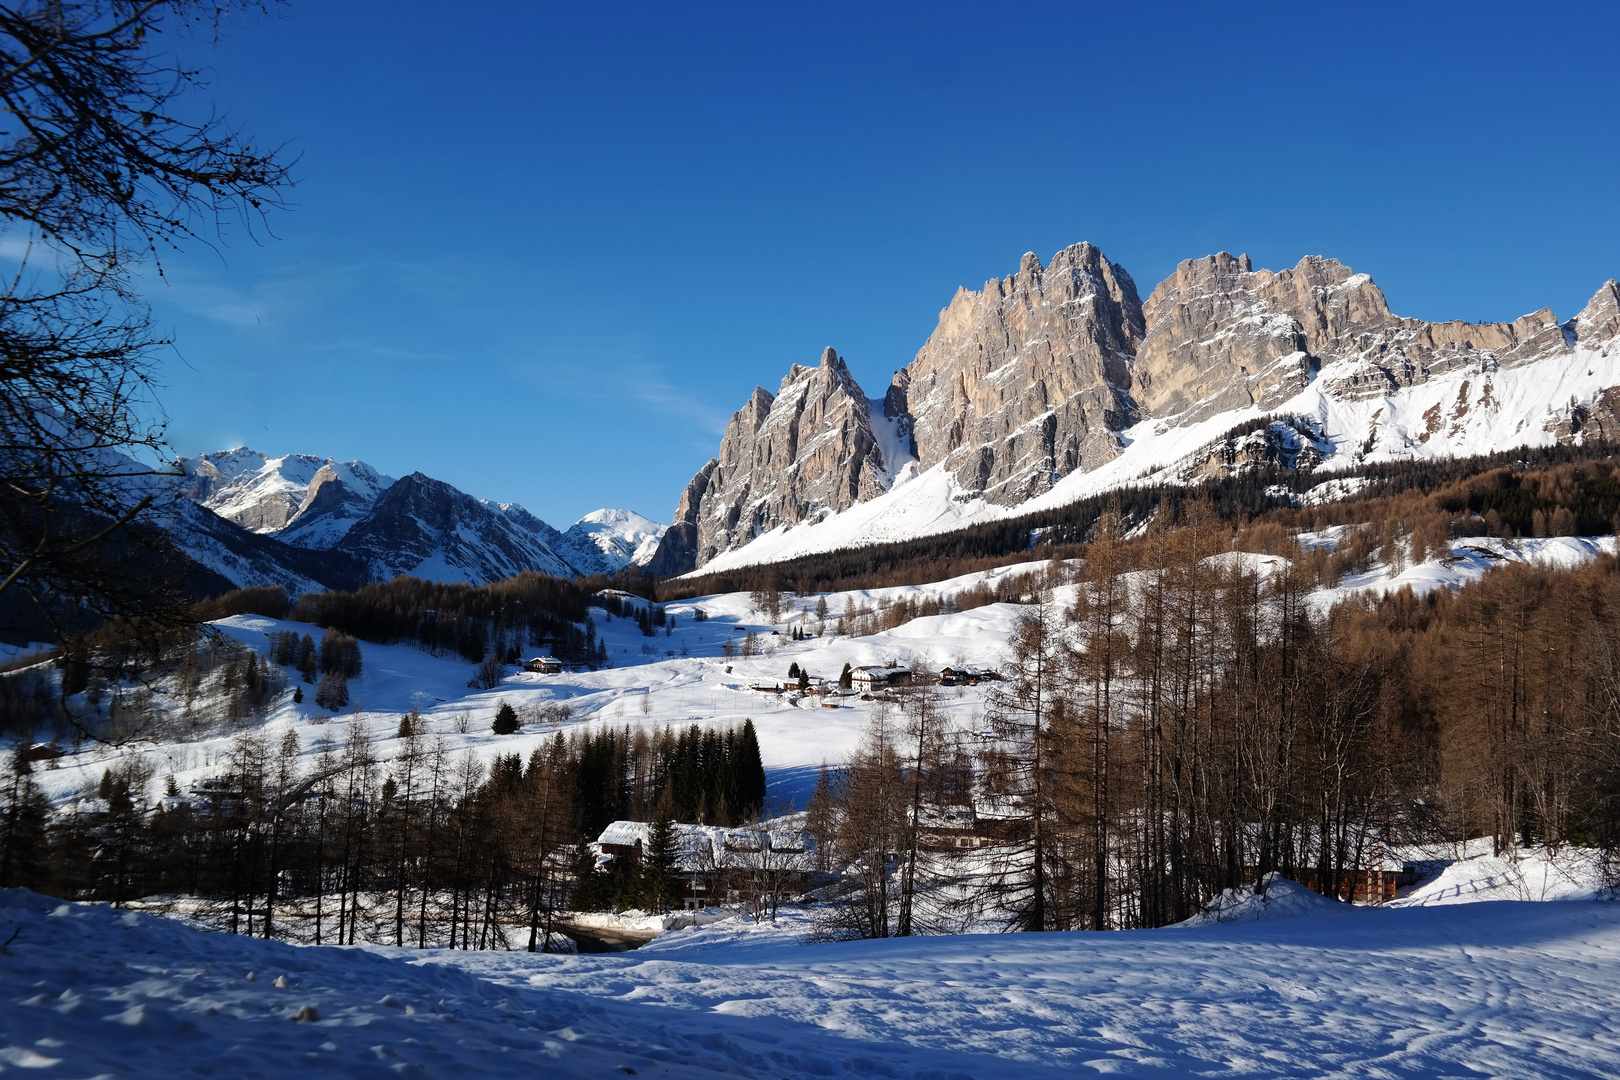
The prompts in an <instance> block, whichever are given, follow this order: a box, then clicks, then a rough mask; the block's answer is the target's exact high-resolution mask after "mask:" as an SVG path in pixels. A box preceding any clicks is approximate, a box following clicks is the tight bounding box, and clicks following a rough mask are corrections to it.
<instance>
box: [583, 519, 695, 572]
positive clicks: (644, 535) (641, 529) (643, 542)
mask: <svg viewBox="0 0 1620 1080" xmlns="http://www.w3.org/2000/svg"><path fill="white" fill-rule="evenodd" d="M668 528H669V526H668V525H662V524H660V523H658V522H656V521H654V520H652V518H649V517H643V516H642V515H640V514H638V513H636V512H635V511H634V510H608V509H603V510H593V511H592V512H591V513H589V514H586V515H585V516H584V517H582V518H580V519H579V520H578V521H576V522H574V523H573V524H572V525H570V526H569V527H568V528H567V529H566V530H564V532H563V534H562V536H563V548H562V550H561V551H559V554H560V555H562V557H563V558H565V559H567V560H568V561H569V562H570V563H572V564H573V565H574V566H575V567H576V568H578V569H579V570H580V571H582V572H584V573H604V574H612V573H614V572H616V571H619V570H623V569H624V568H625V567H627V566H646V565H647V564H648V563H649V562H651V561H652V557H653V556H654V555H655V554H657V552H658V541H660V540H662V539H663V537H664V531H665V530H666V529H668Z"/></svg>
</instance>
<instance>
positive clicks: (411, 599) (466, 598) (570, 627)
mask: <svg viewBox="0 0 1620 1080" xmlns="http://www.w3.org/2000/svg"><path fill="white" fill-rule="evenodd" d="M601 580H604V579H579V580H569V579H567V578H555V577H550V576H548V575H545V574H537V573H532V572H525V573H522V574H519V575H518V576H517V577H514V578H508V579H507V580H505V581H499V582H495V583H494V584H491V585H478V586H473V585H466V584H445V583H441V582H432V581H424V580H422V579H421V578H414V577H408V576H407V577H397V578H394V579H393V580H391V581H387V582H383V583H380V584H373V585H366V586H363V587H362V588H359V589H356V590H355V591H353V592H324V593H305V594H304V595H303V596H301V597H299V598H298V602H297V603H296V604H295V605H293V608H292V611H291V613H290V615H289V616H288V617H289V618H292V619H295V620H297V621H299V622H308V623H314V624H315V625H317V626H322V627H335V628H337V629H339V630H342V631H343V632H344V633H346V634H350V635H353V636H354V637H357V638H360V639H362V640H364V641H375V642H378V643H379V644H384V645H392V644H396V643H399V642H412V643H414V644H416V645H419V646H420V647H422V648H424V649H426V650H428V651H430V652H434V653H441V654H442V653H459V654H460V655H461V656H462V657H463V658H464V659H466V660H468V661H469V662H471V663H474V664H477V663H480V662H482V661H483V660H485V659H486V658H488V657H497V658H502V659H507V658H515V657H516V656H517V655H518V654H519V653H521V652H522V651H523V650H524V649H526V648H528V647H530V646H545V647H547V648H549V649H550V650H551V651H552V654H553V655H554V656H556V657H558V658H559V659H561V660H565V661H567V662H569V663H580V664H590V665H592V666H596V665H598V664H600V663H601V658H602V651H601V649H600V644H599V642H598V641H597V640H596V629H595V626H594V624H592V623H591V622H590V618H589V613H588V610H587V609H588V608H589V606H590V604H591V595H592V592H594V591H595V590H594V588H593V585H594V584H597V583H599V582H600V581H601ZM580 624H583V626H581V625H580Z"/></svg>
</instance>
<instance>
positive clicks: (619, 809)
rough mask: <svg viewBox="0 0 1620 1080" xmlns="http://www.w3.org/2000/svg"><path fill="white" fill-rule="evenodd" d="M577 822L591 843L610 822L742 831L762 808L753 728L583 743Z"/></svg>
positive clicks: (639, 733) (612, 735)
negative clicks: (662, 819)
mask: <svg viewBox="0 0 1620 1080" xmlns="http://www.w3.org/2000/svg"><path fill="white" fill-rule="evenodd" d="M579 778H580V779H579V806H580V820H581V821H582V823H583V825H584V829H585V831H586V832H587V833H590V834H591V835H592V836H595V835H596V834H598V833H600V832H601V831H602V830H603V829H604V828H606V827H607V825H608V823H609V822H612V821H619V820H629V821H651V820H653V819H654V818H655V817H657V816H658V815H659V814H661V813H662V814H664V815H665V816H667V817H669V818H671V819H672V820H675V821H687V822H703V823H706V824H710V825H741V824H743V823H744V822H746V821H749V820H751V819H752V818H753V817H755V816H756V815H758V813H759V811H760V809H761V808H762V807H763V806H764V805H765V768H764V766H763V765H762V764H761V761H760V755H759V736H758V735H757V734H756V733H755V731H754V722H753V721H752V720H745V721H743V723H742V724H741V725H739V726H731V727H727V728H725V729H723V730H717V729H715V728H713V727H703V726H701V725H698V724H693V725H691V726H690V727H688V728H685V729H683V730H681V731H679V732H677V731H675V730H674V729H673V728H671V727H668V726H666V727H664V728H663V729H662V730H660V731H657V732H655V733H649V732H648V731H647V730H646V729H645V728H637V729H635V730H634V731H632V730H631V729H629V728H624V729H622V730H619V731H615V730H613V729H612V728H603V729H601V730H599V731H597V732H596V733H595V734H587V735H584V736H581V742H580V765H579Z"/></svg>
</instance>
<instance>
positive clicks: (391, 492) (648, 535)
mask: <svg viewBox="0 0 1620 1080" xmlns="http://www.w3.org/2000/svg"><path fill="white" fill-rule="evenodd" d="M181 465H182V468H183V471H184V473H185V477H184V479H183V480H182V481H181V483H182V494H184V496H185V497H186V499H187V500H188V501H189V503H190V504H191V506H192V507H193V509H191V510H186V511H183V512H181V513H178V514H176V515H175V517H174V519H173V520H172V521H171V523H170V531H171V535H172V536H173V537H174V538H175V540H176V542H177V543H178V544H179V546H180V547H181V548H182V549H183V550H185V551H186V552H187V554H189V555H191V557H192V558H193V559H196V560H197V561H198V562H200V563H202V564H203V565H204V566H206V567H208V568H209V569H211V570H213V571H215V572H216V573H219V574H220V575H222V576H223V577H225V578H227V579H229V580H231V581H233V582H235V583H236V584H238V585H249V584H281V585H284V586H286V587H287V588H288V589H289V591H291V592H302V591H305V590H307V589H310V588H324V587H331V588H353V587H354V586H355V585H357V584H361V583H363V582H365V581H380V580H387V579H389V578H392V577H395V576H398V575H400V574H411V575H414V576H417V577H422V578H427V579H430V580H434V581H463V582H467V583H470V584H483V583H487V582H491V581H499V580H502V579H504V578H508V577H512V576H513V575H515V574H518V573H521V572H522V571H525V570H535V571H539V572H541V573H546V574H553V575H556V576H561V577H577V576H581V575H585V574H612V573H615V572H616V571H618V570H621V569H623V568H625V567H626V566H630V565H641V564H643V563H645V562H646V561H647V560H649V559H651V557H652V555H653V553H654V552H655V551H656V550H657V545H658V541H659V539H660V538H661V537H662V535H663V530H664V526H662V525H659V524H658V523H657V522H654V521H651V520H650V519H648V518H645V517H643V516H641V515H640V514H636V513H633V512H631V511H628V510H598V511H596V512H594V513H592V514H588V515H586V516H585V517H584V518H582V519H580V521H578V522H576V523H575V524H574V525H573V526H571V527H570V528H569V529H568V530H567V531H566V532H559V531H558V530H557V529H555V528H553V527H552V526H550V525H548V524H546V523H545V522H544V521H541V520H540V519H539V518H537V517H535V516H534V515H533V514H531V513H529V512H528V511H527V510H525V509H524V508H523V507H521V506H518V505H516V504H514V503H495V502H491V501H489V500H487V499H479V498H475V497H474V496H471V495H468V494H467V493H465V492H463V491H460V490H458V489H457V488H455V487H452V486H451V485H449V484H446V483H444V482H443V481H440V480H435V479H433V478H431V477H429V476H426V475H424V474H422V473H420V472H415V473H411V474H410V475H408V476H405V477H403V478H401V479H398V480H396V479H394V478H393V477H391V476H387V475H385V474H384V473H382V472H379V471H378V470H376V469H374V468H372V467H371V466H370V465H367V464H366V463H365V462H363V461H337V460H335V459H332V458H320V457H315V456H312V455H308V454H288V455H284V456H281V457H273V456H271V455H269V454H264V453H261V452H259V451H256V450H251V449H248V448H247V447H237V448H235V449H233V450H222V451H216V452H213V453H207V454H201V455H198V456H196V457H192V458H186V459H183V460H182V462H181ZM200 514H201V515H205V516H199V515H200Z"/></svg>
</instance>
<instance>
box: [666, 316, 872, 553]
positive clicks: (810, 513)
mask: <svg viewBox="0 0 1620 1080" xmlns="http://www.w3.org/2000/svg"><path fill="white" fill-rule="evenodd" d="M889 480H890V477H889V475H888V471H887V468H886V466H885V464H884V461H883V454H882V452H881V451H880V450H879V449H878V444H877V439H876V437H875V436H874V435H873V434H872V416H871V405H870V403H869V402H868V401H867V400H866V395H865V394H864V393H863V392H862V391H861V388H860V386H859V385H857V384H856V382H855V379H854V378H853V377H852V376H851V375H850V373H849V367H848V365H846V364H845V363H844V361H843V359H842V358H841V357H839V355H838V353H837V352H836V351H834V350H833V349H831V348H828V349H827V350H826V351H825V352H824V353H822V356H821V363H820V364H819V365H818V366H816V367H804V366H801V365H799V364H794V365H793V367H792V369H791V370H790V371H789V372H788V375H787V378H785V379H783V380H782V386H781V388H780V389H779V390H778V391H777V392H776V393H775V394H774V395H773V394H771V393H770V392H769V391H767V390H766V389H765V388H764V387H756V388H755V389H754V393H753V394H752V395H751V396H750V397H749V399H748V401H747V403H746V404H745V405H743V407H742V408H741V409H738V410H737V412H736V413H735V414H734V415H733V416H732V418H731V422H730V423H729V424H727V425H726V431H725V435H724V436H723V437H722V438H721V440H720V454H719V456H718V457H717V458H715V459H714V460H713V461H710V462H709V463H708V464H707V465H705V466H704V467H703V468H702V469H701V470H700V471H699V472H698V474H697V476H695V477H693V478H692V481H691V483H689V484H688V485H687V487H686V491H685V492H684V493H683V494H682V496H681V503H680V506H679V507H678V508H677V509H676V512H675V524H674V525H673V526H672V527H671V528H670V531H669V532H668V533H666V534H665V536H664V539H663V542H662V543H661V544H660V545H659V549H658V553H657V554H656V555H655V556H654V557H653V561H652V563H651V564H650V568H651V569H652V572H653V573H660V572H663V573H679V572H682V571H683V570H686V569H690V568H691V567H693V566H701V565H702V564H703V563H704V562H706V561H708V560H709V559H711V558H713V557H714V556H715V555H716V554H718V553H720V552H722V551H728V550H730V549H732V548H734V547H740V546H741V545H743V544H746V543H747V542H748V541H750V540H752V539H753V538H754V537H756V536H758V535H759V534H760V533H763V532H766V531H768V530H770V529H774V528H776V527H777V526H779V525H795V524H798V523H799V522H801V521H805V520H808V519H811V518H816V517H820V516H823V515H825V514H827V513H831V512H836V511H839V510H845V509H848V508H849V507H851V506H853V505H854V504H855V503H857V502H860V501H862V500H864V499H870V498H873V497H874V496H877V495H880V494H882V493H883V492H884V491H886V490H888V486H889Z"/></svg>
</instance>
